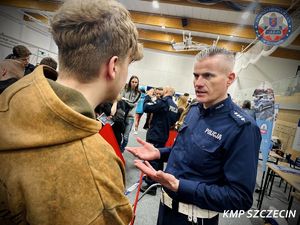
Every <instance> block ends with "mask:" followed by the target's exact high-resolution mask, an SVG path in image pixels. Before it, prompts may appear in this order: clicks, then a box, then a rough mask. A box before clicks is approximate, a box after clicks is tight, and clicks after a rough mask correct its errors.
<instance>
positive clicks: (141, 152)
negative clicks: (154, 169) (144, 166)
mask: <svg viewBox="0 0 300 225" xmlns="http://www.w3.org/2000/svg"><path fill="white" fill-rule="evenodd" d="M136 140H137V142H138V143H140V144H141V145H142V146H139V147H126V148H125V149H126V150H127V151H129V152H130V153H131V154H133V155H134V156H135V157H138V158H139V159H143V160H154V159H159V158H160V152H159V150H158V149H157V148H155V147H154V146H153V145H152V144H150V143H148V142H146V141H143V140H142V139H140V138H139V137H137V138H136Z"/></svg>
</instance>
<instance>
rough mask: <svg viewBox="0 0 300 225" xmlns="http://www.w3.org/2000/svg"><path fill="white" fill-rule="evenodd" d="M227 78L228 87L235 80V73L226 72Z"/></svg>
mask: <svg viewBox="0 0 300 225" xmlns="http://www.w3.org/2000/svg"><path fill="white" fill-rule="evenodd" d="M227 78H228V80H227V87H229V86H230V85H231V84H232V83H233V81H234V80H235V73H234V72H231V73H230V74H228V77H227Z"/></svg>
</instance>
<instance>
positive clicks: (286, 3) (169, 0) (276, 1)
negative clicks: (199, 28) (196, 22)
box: [143, 0, 293, 11]
mask: <svg viewBox="0 0 300 225" xmlns="http://www.w3.org/2000/svg"><path fill="white" fill-rule="evenodd" d="M143 1H148V2H149V1H152V0H143ZM159 2H160V3H166V4H174V5H184V6H192V7H200V8H208V9H217V10H228V11H236V10H234V9H232V8H231V7H230V6H229V5H227V4H226V3H225V2H218V3H215V4H203V3H200V2H199V3H197V2H192V1H190V0H160V1H159ZM253 2H254V1H253V0H235V1H234V3H238V4H242V5H247V4H251V3H253ZM292 2H293V0H260V1H259V3H258V4H259V6H262V7H269V6H277V7H281V8H284V9H287V8H289V7H290V6H291V4H292Z"/></svg>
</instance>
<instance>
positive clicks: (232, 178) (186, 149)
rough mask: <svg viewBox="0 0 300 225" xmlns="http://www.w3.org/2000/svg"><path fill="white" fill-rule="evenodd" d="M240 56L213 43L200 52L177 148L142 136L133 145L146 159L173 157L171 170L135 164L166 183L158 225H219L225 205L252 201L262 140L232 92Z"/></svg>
mask: <svg viewBox="0 0 300 225" xmlns="http://www.w3.org/2000/svg"><path fill="white" fill-rule="evenodd" d="M233 67H234V55H233V54H232V53H231V52H229V51H227V50H226V49H222V48H218V47H209V48H207V49H205V50H203V51H201V52H200V53H198V54H197V56H196V61H195V64H194V73H193V75H194V81H193V83H194V88H195V94H196V98H197V100H198V101H199V103H195V104H193V105H192V106H191V108H190V111H189V113H188V114H187V116H186V118H185V120H184V123H183V125H182V126H181V128H180V130H179V135H178V136H177V139H176V141H175V144H174V146H173V147H172V148H160V149H156V148H155V147H153V146H152V145H151V144H149V143H147V142H145V141H143V140H141V139H139V138H138V142H139V143H140V144H141V146H140V147H130V148H127V150H128V151H129V152H131V153H132V154H133V155H135V156H136V157H138V158H139V159H142V160H153V159H158V158H160V159H163V160H167V159H168V164H167V168H166V170H165V172H163V171H156V170H154V169H153V168H152V167H151V165H150V164H149V163H148V162H147V161H141V160H135V165H136V166H137V167H138V168H139V169H140V170H142V171H143V172H144V173H146V174H147V176H149V177H151V178H152V179H153V180H155V181H157V182H159V183H161V184H162V186H163V190H162V197H161V203H160V208H159V215H158V221H157V224H158V225H163V224H173V225H184V224H197V223H198V224H205V225H207V224H209V225H216V224H218V213H219V212H223V211H224V210H248V209H249V208H250V207H251V206H252V202H253V191H254V186H255V180H256V172H257V162H258V152H259V146H260V141H261V135H260V131H259V128H258V127H257V126H256V124H255V121H254V120H253V119H252V118H251V117H250V116H249V115H247V114H246V113H245V112H244V111H243V110H242V109H240V108H239V107H238V106H237V105H235V104H234V103H233V101H232V100H231V97H230V96H229V95H228V94H227V89H228V87H229V86H230V85H231V84H232V82H233V81H234V79H235V74H234V72H233Z"/></svg>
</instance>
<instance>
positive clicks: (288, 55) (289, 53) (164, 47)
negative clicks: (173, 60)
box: [142, 40, 300, 60]
mask: <svg viewBox="0 0 300 225" xmlns="http://www.w3.org/2000/svg"><path fill="white" fill-rule="evenodd" d="M142 43H143V46H144V48H148V49H155V50H159V51H165V52H172V53H177V54H186V55H196V54H197V53H198V52H199V51H186V52H183V51H175V50H173V49H172V46H171V45H169V44H164V43H157V42H151V41H145V40H142ZM270 56H272V57H278V58H285V59H294V60H299V58H300V51H296V50H290V49H284V48H278V49H277V50H276V51H275V52H273V53H272V54H271V55H270Z"/></svg>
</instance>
